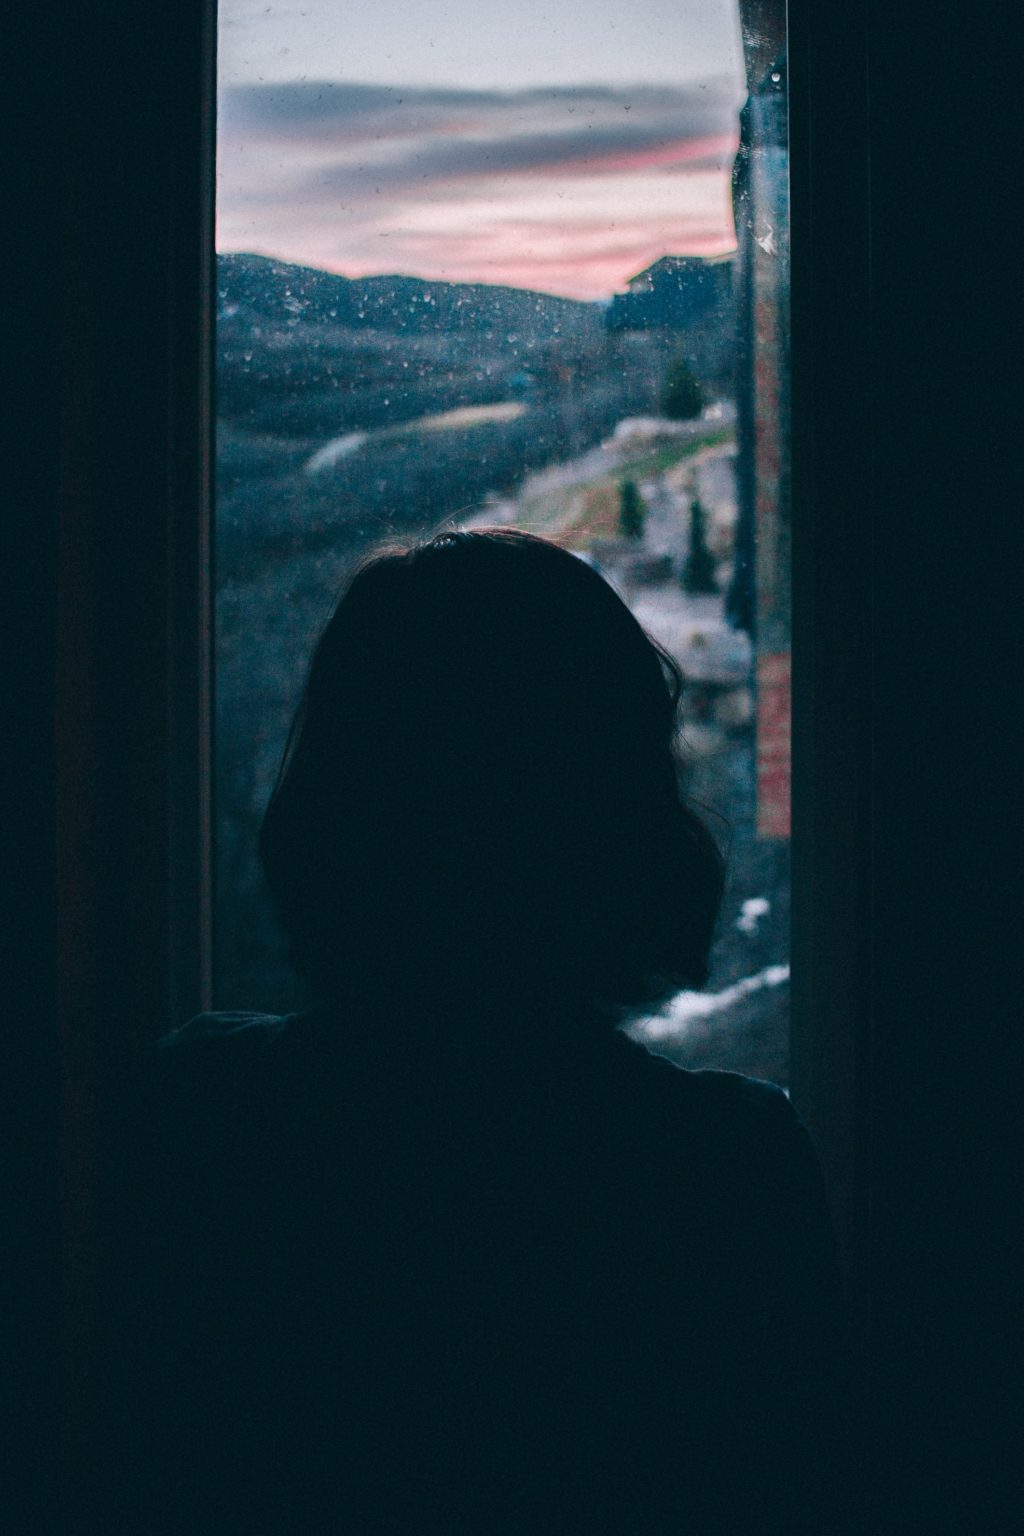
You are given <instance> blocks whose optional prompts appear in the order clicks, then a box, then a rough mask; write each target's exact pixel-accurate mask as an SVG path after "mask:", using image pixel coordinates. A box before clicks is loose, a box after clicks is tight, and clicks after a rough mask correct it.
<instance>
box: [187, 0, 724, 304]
mask: <svg viewBox="0 0 1024 1536" xmlns="http://www.w3.org/2000/svg"><path fill="white" fill-rule="evenodd" d="M495 12H497V19H495ZM484 15H487V20H486V22H482V21H481V18H482V17H483V16H484ZM219 75H220V105H219V123H218V157H219V158H218V207H217V245H218V249H219V250H222V251H241V250H246V251H258V252H261V253H263V254H266V255H271V256H276V257H279V258H282V259H284V260H287V261H297V262H304V263H306V264H308V265H311V266H317V267H324V268H327V269H329V270H331V271H335V272H341V273H344V274H345V275H347V276H361V275H366V274H369V273H377V272H389V273H390V272H401V273H406V274H412V275H417V276H422V277H428V278H431V279H434V280H437V279H447V280H449V281H454V282H491V283H510V284H513V285H515V286H517V287H523V288H537V289H540V290H542V291H545V292H550V293H560V294H568V295H571V296H573V297H577V298H606V297H607V296H608V295H610V294H611V293H612V292H613V291H614V290H616V289H618V288H621V287H622V286H623V285H624V283H625V281H626V279H627V278H628V277H630V276H632V274H633V273H634V272H637V271H638V270H640V269H641V268H642V267H644V266H646V265H648V263H649V262H651V261H653V260H654V259H656V258H657V257H658V256H660V255H663V254H665V253H667V252H672V253H675V254H680V253H687V252H692V253H698V254H702V255H713V254H718V253H721V252H724V251H727V250H730V249H731V248H732V246H733V245H734V243H735V242H734V235H733V226H732V215H731V209H730V204H729V171H730V167H731V163H732V157H733V154H734V152H735V146H736V136H737V123H736V114H737V111H738V109H739V107H740V105H741V104H742V101H743V96H744V87H743V74H742V54H741V48H740V36H739V23H738V19H737V14H736V4H735V0H619V3H617V4H612V3H610V0H590V3H589V4H585V3H583V0H576V3H575V4H570V3H566V0H510V3H508V4H507V5H505V6H504V7H495V9H494V11H491V12H489V13H488V12H487V11H485V8H484V7H483V6H482V5H481V4H480V3H479V0H447V3H442V4H437V5H434V6H431V5H430V4H428V3H424V0H419V3H410V0H303V3H299V4H286V5H268V4H266V0H262V3H261V0H221V4H220V39H219Z"/></svg>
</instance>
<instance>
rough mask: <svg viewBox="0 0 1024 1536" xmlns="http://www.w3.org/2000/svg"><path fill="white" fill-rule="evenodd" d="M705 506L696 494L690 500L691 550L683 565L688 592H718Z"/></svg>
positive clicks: (684, 581) (685, 588) (685, 589)
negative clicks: (708, 537)
mask: <svg viewBox="0 0 1024 1536" xmlns="http://www.w3.org/2000/svg"><path fill="white" fill-rule="evenodd" d="M705 523H706V519H705V517H704V508H703V507H702V506H701V504H700V501H699V499H698V498H697V496H696V495H695V496H694V498H693V500H692V501H691V502H690V550H689V553H688V554H687V556H686V564H685V565H684V566H683V589H684V591H686V592H690V593H694V594H695V593H698V592H717V591H718V582H717V581H716V580H715V562H714V558H713V556H712V554H711V551H710V549H709V548H708V541H707V532H706V527H705Z"/></svg>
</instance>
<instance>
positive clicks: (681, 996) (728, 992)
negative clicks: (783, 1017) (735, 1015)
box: [634, 965, 789, 1040]
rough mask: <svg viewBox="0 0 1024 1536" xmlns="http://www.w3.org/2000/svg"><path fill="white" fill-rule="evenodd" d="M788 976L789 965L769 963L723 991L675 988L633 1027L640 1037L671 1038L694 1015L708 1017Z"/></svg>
mask: <svg viewBox="0 0 1024 1536" xmlns="http://www.w3.org/2000/svg"><path fill="white" fill-rule="evenodd" d="M788 980H789V966H788V965H768V966H765V968H764V970H763V971H757V972H755V974H754V975H753V976H744V977H743V979H742V980H741V981H737V982H734V983H733V985H732V986H731V987H726V988H725V989H724V990H723V991H722V992H677V993H676V995H675V997H674V998H673V999H672V1001H671V1002H670V1003H669V1004H668V1006H667V1007H666V1008H664V1009H663V1010H662V1012H661V1013H659V1014H655V1016H654V1017H653V1018H651V1019H643V1020H641V1021H640V1022H638V1023H637V1024H636V1025H635V1026H634V1028H635V1031H636V1034H637V1036H638V1037H639V1038H640V1039H641V1040H671V1039H673V1038H680V1037H682V1036H683V1035H685V1034H686V1032H687V1029H688V1028H689V1026H690V1024H691V1023H692V1022H693V1021H694V1020H695V1019H707V1018H711V1017H712V1015H714V1014H716V1013H724V1012H725V1011H726V1010H727V1009H729V1008H732V1007H733V1006H734V1005H735V1004H736V1003H738V1002H739V1001H740V999H741V998H744V997H749V996H750V994H751V993H752V992H760V991H761V990H762V989H763V988H765V987H781V986H782V984H783V982H786V981H788Z"/></svg>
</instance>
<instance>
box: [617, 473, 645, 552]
mask: <svg viewBox="0 0 1024 1536" xmlns="http://www.w3.org/2000/svg"><path fill="white" fill-rule="evenodd" d="M645 515H646V514H645V508H644V504H643V501H642V500H641V497H640V492H639V491H638V490H637V486H636V481H635V480H623V482H622V485H621V486H620V487H619V532H620V534H621V535H622V537H623V538H624V539H642V538H643V536H644V517H645Z"/></svg>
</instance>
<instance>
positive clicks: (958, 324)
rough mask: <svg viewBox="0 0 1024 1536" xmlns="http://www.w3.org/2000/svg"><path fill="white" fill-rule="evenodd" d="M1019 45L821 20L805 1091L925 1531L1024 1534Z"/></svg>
mask: <svg viewBox="0 0 1024 1536" xmlns="http://www.w3.org/2000/svg"><path fill="white" fill-rule="evenodd" d="M1008 26H1009V19H1008V18H1004V17H1002V16H1000V15H999V14H998V13H997V9H996V8H995V7H992V6H984V5H983V6H981V7H979V8H978V9H976V10H975V9H972V10H971V11H970V12H967V11H965V10H964V9H963V8H962V7H954V6H952V5H947V4H938V5H924V4H913V5H903V6H900V7H897V8H895V9H893V8H889V7H883V6H881V5H875V4H867V5H853V6H842V7H836V6H833V7H821V6H814V5H813V4H810V3H807V0H800V3H799V4H797V3H794V4H792V5H791V7H790V27H791V48H790V65H791V74H790V88H791V96H792V113H793V117H792V135H791V145H792V149H793V162H792V175H793V187H792V200H793V219H794V222H793V304H794V311H793V366H794V372H793V432H794V519H795V529H794V536H795V545H796V547H795V550H794V561H795V570H794V624H795V633H794V665H795V668H796V677H795V700H794V705H795V722H794V727H795V743H794V745H795V762H794V770H795V785H794V788H795V794H796V797H797V801H796V804H797V808H798V809H797V824H796V826H795V828H794V854H795V858H796V862H797V868H796V870H795V874H794V938H795V952H794V959H793V966H794V976H795V977H796V978H797V982H796V998H797V1005H796V1009H797V1011H796V1017H795V1029H796V1033H797V1038H796V1039H795V1040H794V1074H795V1075H794V1096H795V1097H799V1098H802V1100H803V1101H804V1102H805V1103H806V1104H807V1105H808V1107H809V1113H810V1115H811V1118H812V1121H813V1123H814V1128H815V1129H816V1130H817V1132H818V1136H819V1142H820V1144H821V1146H822V1149H823V1151H824V1152H825V1155H826V1160H827V1162H828V1164H829V1171H830V1174H831V1178H832V1185H833V1190H834V1193H835V1197H836V1201H837V1205H838V1208H839V1211H840V1215H841V1220H842V1225H843V1230H844V1237H845V1241H846V1243H847V1251H848V1258H849V1263H850V1276H851V1286H852V1292H853V1298H854V1302H855V1307H856V1315H857V1319H858V1326H859V1329H860V1337H861V1342H862V1344H863V1348H864V1361H865V1380H866V1398H867V1406H868V1445H867V1447H866V1449H865V1452H864V1465H865V1469H866V1473H867V1475H868V1478H869V1481H870V1482H871V1483H872V1484H873V1486H874V1491H875V1499H876V1506H877V1521H878V1526H877V1528H878V1529H880V1530H884V1531H886V1532H889V1531H892V1532H893V1533H894V1536H895V1533H896V1532H906V1531H911V1530H913V1531H927V1532H929V1533H937V1532H946V1531H950V1532H953V1531H958V1532H961V1531H972V1532H974V1531H979V1532H981V1531H984V1532H989V1531H992V1532H1003V1531H1009V1530H1011V1529H1012V1528H1013V1524H1014V1522H1015V1519H1016V1518H1017V1517H1018V1515H1019V1494H1020V1491H1021V1490H1020V1482H1019V1478H1018V1475H1017V1473H1016V1470H1015V1469H1016V1466H1017V1464H1018V1463H1019V1460H1020V1458H1019V1455H1015V1454H1013V1452H1012V1448H1011V1435H1013V1434H1015V1429H1014V1428H1013V1427H1012V1426H1014V1424H1015V1419H1014V1417H1013V1416H1012V1415H1011V1403H1012V1402H1013V1401H1014V1400H1015V1397H1016V1393H1017V1390H1018V1388H1017V1382H1018V1380H1019V1369H1020V1361H1019V1358H1015V1352H1014V1349H1013V1347H1012V1344H1011V1340H1010V1336H1009V1328H1010V1317H1011V1307H1010V1301H1011V1297H1012V1295H1013V1294H1014V1291H1015V1288H1016V1287H1017V1285H1018V1284H1019V1276H1018V1275H1017V1274H1016V1272H1015V1261H1014V1258H1013V1253H1014V1249H1013V1245H1012V1239H1011V1228H1012V1227H1013V1225H1014V1224H1015V1211H1016V1208H1017V1204H1018V1199H1017V1196H1016V1195H1015V1193H1014V1189H1013V1179H1012V1177H1011V1173H1010V1169H1011V1168H1012V1163H1011V1162H1009V1161H1008V1157H1009V1152H1010V1146H1011V1130H1012V1129H1013V1128H1014V1122H1015V1121H1016V1119H1017V1113H1016V1109H1015V1100H1016V1083H1015V1076H1014V1074H1013V1072H1012V1070H1011V1066H1010V1056H1011V1053H1012V1045H1013V1044H1014V1043H1015V1039H1016V1036H1017V1033H1018V1028H1019V1018H1020V1004H1019V1000H1018V993H1019V988H1018V985H1017V982H1016V980H1015V978H1014V976H1013V974H1012V973H1013V969H1014V962H1013V959H1012V958H1011V957H1012V956H1013V955H1014V954H1015V952H1016V947H1017V934H1018V933H1019V918H1020V901H1019V895H1018V894H1017V891H1016V889H1015V886H1016V884H1017V880H1016V873H1015V870H1016V868H1017V867H1019V865H1018V861H1017V859H1016V858H1015V856H1014V853H1013V852H1012V851H1011V850H1012V849H1013V847H1014V845H1015V843H1016V842H1017V839H1016V837H1015V835H1014V828H1015V826H1016V825H1017V824H1018V822H1019V815H1020V808H1019V786H1020V774H1019V770H1018V768H1017V763H1016V751H1015V747H1014V745H1013V740H1014V731H1013V724H1012V718H1011V717H1012V713H1013V703H1012V701H1013V698H1014V692H1015V685H1014V683H1013V682H1012V681H1011V679H1012V678H1013V676H1014V675H1015V671H1016V660H1015V655H1016V654H1017V653H1018V651H1019V647H1018V644H1017V634H1016V632H1017V628H1018V620H1017V617H1016V613H1017V610H1018V607H1019V605H1018V601H1017V597H1016V588H1017V583H1018V573H1019V571H1020V570H1021V561H1020V551H1019V539H1018V536H1017V529H1018V524H1019V513H1018V511H1017V510H1016V509H1018V508H1019V506H1020V504H1021V497H1020V490H1019V477H1018V476H1017V475H1016V474H1015V469H1016V466H1015V464H1014V463H1013V458H1014V455H1013V451H1012V449H1011V448H1010V444H1011V442H1012V440H1013V436H1014V434H1013V431H1012V427H1011V402H1012V401H1014V399H1015V396H1016V393H1017V390H1016V387H1015V385H1016V380H1015V374H1016V361H1015V359H1014V358H1013V356H1012V351H1011V347H1010V345H1009V341H1008V334H1007V316H1008V309H1009V306H1010V305H1011V303H1012V299H1011V295H1012V294H1013V293H1014V290H1015V288H1016V286H1017V277H1016V274H1015V271H1014V270H1013V268H1014V265H1015V261H1016V258H1015V257H1014V255H1013V253H1012V251H1011V248H1010V246H1009V244H1008V242H1007V239H1006V229H1005V226H1004V220H1005V217H1006V213H1005V210H1006V201H1005V189H1004V178H1005V174H1006V168H1007V165H1008V164H1009V163H1011V162H1012V160H1013V157H1014V155H1015V153H1016V151H1015V150H1014V149H1013V147H1012V146H1013V145H1014V144H1015V131H1014V124H1013V122H1012V120H1011V109H1010V102H1011V101H1012V100H1013V89H1014V88H1013V83H1012V81H1011V80H1010V79H1009V71H1008V65H1007V63H1006V62H1005V61H1006V60H1007V59H1008V58H1009V55H1010V50H1009V47H1008V38H1007V36H1006V32H1007V30H1008ZM1014 1140H1015V1138H1014ZM1011 1493H1012V1494H1013V1495H1014V1497H1013V1501H1012V1502H1011ZM1015 1511H1016V1513H1015Z"/></svg>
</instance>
